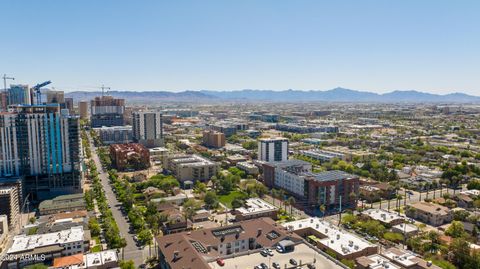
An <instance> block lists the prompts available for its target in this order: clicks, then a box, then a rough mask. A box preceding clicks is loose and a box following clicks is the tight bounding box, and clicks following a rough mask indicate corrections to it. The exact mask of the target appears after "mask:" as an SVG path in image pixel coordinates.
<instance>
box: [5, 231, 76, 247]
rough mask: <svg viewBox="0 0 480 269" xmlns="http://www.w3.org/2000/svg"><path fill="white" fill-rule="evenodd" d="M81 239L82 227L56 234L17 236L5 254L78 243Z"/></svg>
mask: <svg viewBox="0 0 480 269" xmlns="http://www.w3.org/2000/svg"><path fill="white" fill-rule="evenodd" d="M83 238H84V232H83V227H82V226H76V227H72V228H70V229H68V230H63V231H60V232H56V233H47V234H36V235H24V234H23V235H17V236H15V237H14V238H13V244H12V246H11V247H10V249H9V250H8V252H7V253H8V254H12V253H18V252H25V251H27V250H33V249H35V248H39V247H46V246H52V245H60V244H67V243H72V242H78V241H83Z"/></svg>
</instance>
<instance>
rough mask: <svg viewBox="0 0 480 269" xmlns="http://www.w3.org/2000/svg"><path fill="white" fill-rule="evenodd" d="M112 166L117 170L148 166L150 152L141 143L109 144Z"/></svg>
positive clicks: (138, 168) (139, 168) (137, 168)
mask: <svg viewBox="0 0 480 269" xmlns="http://www.w3.org/2000/svg"><path fill="white" fill-rule="evenodd" d="M110 158H111V159H112V166H113V167H114V168H115V169H117V170H118V171H124V170H127V169H132V170H141V169H146V168H148V167H150V152H149V151H148V149H147V148H146V147H145V146H143V145H142V144H136V143H130V144H113V145H110Z"/></svg>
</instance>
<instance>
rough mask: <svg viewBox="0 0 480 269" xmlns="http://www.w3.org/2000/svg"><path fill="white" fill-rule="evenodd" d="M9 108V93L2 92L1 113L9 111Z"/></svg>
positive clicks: (0, 100) (0, 95)
mask: <svg viewBox="0 0 480 269" xmlns="http://www.w3.org/2000/svg"><path fill="white" fill-rule="evenodd" d="M7 107H8V92H4V91H2V92H0V111H7Z"/></svg>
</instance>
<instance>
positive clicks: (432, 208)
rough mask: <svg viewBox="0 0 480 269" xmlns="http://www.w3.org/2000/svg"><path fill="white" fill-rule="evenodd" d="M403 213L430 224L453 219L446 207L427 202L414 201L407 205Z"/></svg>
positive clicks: (441, 223) (440, 223) (437, 224)
mask: <svg viewBox="0 0 480 269" xmlns="http://www.w3.org/2000/svg"><path fill="white" fill-rule="evenodd" d="M405 215H407V217H410V218H414V219H418V220H420V221H422V222H425V223H427V224H430V225H432V226H440V225H443V224H445V223H448V222H450V221H452V219H453V213H452V211H451V210H450V209H449V208H448V207H445V206H442V205H438V204H434V203H428V202H416V203H413V204H410V205H408V206H407V209H406V210H405Z"/></svg>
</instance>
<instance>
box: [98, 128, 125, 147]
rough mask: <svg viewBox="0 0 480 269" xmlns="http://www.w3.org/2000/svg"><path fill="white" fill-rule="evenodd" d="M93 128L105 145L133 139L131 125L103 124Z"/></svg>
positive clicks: (123, 142)
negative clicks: (108, 125)
mask: <svg viewBox="0 0 480 269" xmlns="http://www.w3.org/2000/svg"><path fill="white" fill-rule="evenodd" d="M93 129H94V130H95V131H96V132H97V134H98V137H99V138H100V139H101V140H102V142H103V143H104V144H106V145H110V144H125V143H130V142H132V141H133V130H132V126H128V125H127V126H110V127H107V126H103V127H100V128H93Z"/></svg>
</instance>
